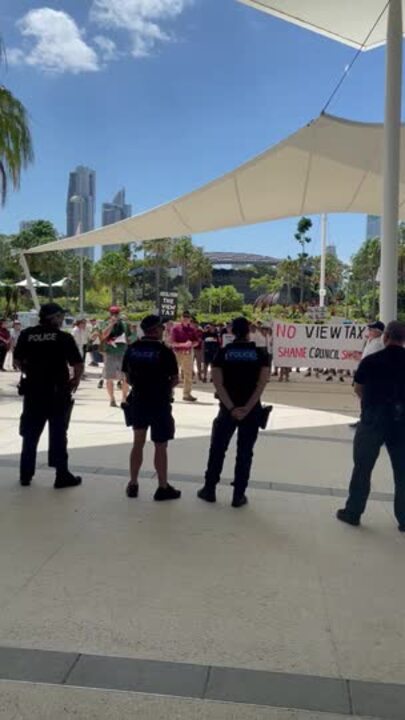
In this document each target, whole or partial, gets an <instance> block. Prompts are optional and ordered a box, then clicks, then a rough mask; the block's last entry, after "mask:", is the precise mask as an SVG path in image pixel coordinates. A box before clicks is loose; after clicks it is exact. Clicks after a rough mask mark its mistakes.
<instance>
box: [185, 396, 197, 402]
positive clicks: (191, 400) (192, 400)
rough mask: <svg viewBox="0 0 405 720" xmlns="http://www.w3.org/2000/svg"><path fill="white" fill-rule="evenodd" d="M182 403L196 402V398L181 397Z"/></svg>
mask: <svg viewBox="0 0 405 720" xmlns="http://www.w3.org/2000/svg"><path fill="white" fill-rule="evenodd" d="M183 402H197V398H196V397H194V395H185V396H184V397H183Z"/></svg>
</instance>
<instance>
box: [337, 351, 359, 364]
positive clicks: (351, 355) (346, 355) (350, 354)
mask: <svg viewBox="0 0 405 720" xmlns="http://www.w3.org/2000/svg"><path fill="white" fill-rule="evenodd" d="M361 357H362V355H361V352H359V351H358V350H342V360H355V361H356V362H360V360H361Z"/></svg>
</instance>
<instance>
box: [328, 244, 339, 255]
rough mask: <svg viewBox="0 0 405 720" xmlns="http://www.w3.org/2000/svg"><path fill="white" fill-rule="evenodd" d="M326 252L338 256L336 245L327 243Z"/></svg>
mask: <svg viewBox="0 0 405 720" xmlns="http://www.w3.org/2000/svg"><path fill="white" fill-rule="evenodd" d="M326 254H327V255H333V257H337V249H336V245H327V246H326Z"/></svg>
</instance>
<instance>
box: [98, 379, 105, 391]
mask: <svg viewBox="0 0 405 720" xmlns="http://www.w3.org/2000/svg"><path fill="white" fill-rule="evenodd" d="M103 385H104V382H103V381H102V380H99V381H98V383H97V387H98V389H99V390H101V388H102V387H103Z"/></svg>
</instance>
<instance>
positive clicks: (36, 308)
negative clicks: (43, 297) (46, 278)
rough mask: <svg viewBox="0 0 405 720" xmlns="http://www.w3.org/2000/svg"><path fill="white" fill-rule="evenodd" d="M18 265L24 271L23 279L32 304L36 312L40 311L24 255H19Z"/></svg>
mask: <svg viewBox="0 0 405 720" xmlns="http://www.w3.org/2000/svg"><path fill="white" fill-rule="evenodd" d="M20 265H21V267H22V269H23V270H24V275H25V279H26V281H27V288H28V290H29V291H30V294H31V299H32V304H33V306H34V308H35V310H36V311H37V312H39V310H40V304H39V300H38V295H37V291H36V290H35V288H34V285H33V282H32V277H31V273H30V269H29V267H28V262H27V258H26V257H25V255H24V253H20Z"/></svg>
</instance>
